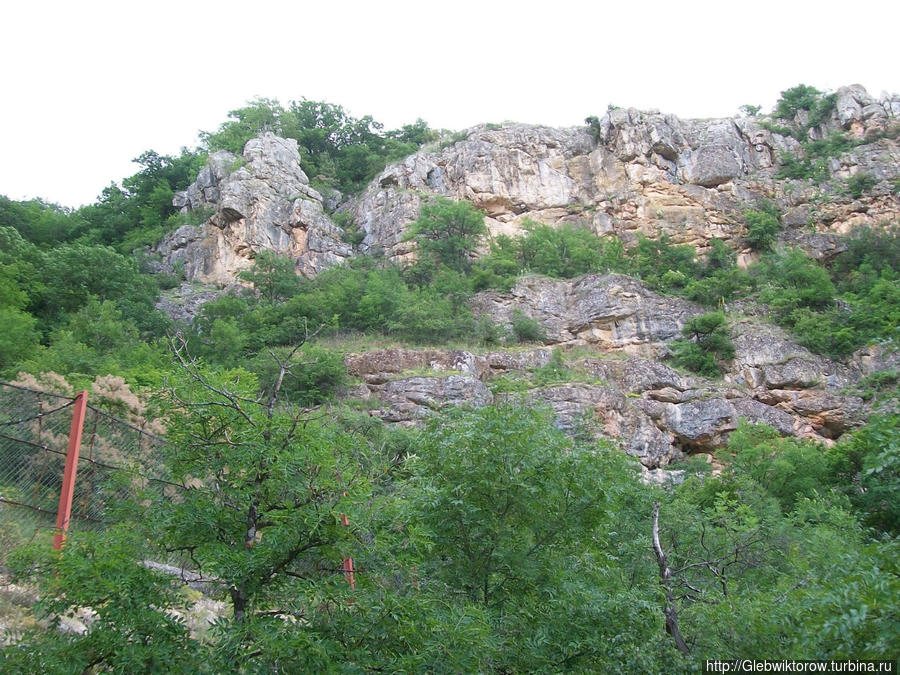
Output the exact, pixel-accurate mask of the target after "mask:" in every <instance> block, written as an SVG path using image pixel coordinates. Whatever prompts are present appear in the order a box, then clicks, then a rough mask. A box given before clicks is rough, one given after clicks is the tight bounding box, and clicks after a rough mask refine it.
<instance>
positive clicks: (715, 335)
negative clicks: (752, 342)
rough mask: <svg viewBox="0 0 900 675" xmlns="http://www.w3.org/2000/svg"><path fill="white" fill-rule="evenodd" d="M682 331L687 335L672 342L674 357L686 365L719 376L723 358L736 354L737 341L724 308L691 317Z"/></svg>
mask: <svg viewBox="0 0 900 675" xmlns="http://www.w3.org/2000/svg"><path fill="white" fill-rule="evenodd" d="M681 333H682V335H684V339H681V340H676V341H675V342H673V343H672V353H673V356H672V361H673V362H674V363H675V364H676V365H678V366H681V367H682V368H687V369H688V370H692V371H694V372H695V373H699V374H701V375H706V376H707V377H716V376H717V375H719V374H721V372H722V369H721V366H720V362H721V361H727V360H729V359H731V358H734V344H733V343H732V342H731V337H730V336H729V335H728V329H727V326H726V325H725V315H724V314H722V313H721V312H710V313H709V314H702V315H700V316H695V317H693V318H691V319H688V320H687V321H686V322H685V324H684V328H682V329H681Z"/></svg>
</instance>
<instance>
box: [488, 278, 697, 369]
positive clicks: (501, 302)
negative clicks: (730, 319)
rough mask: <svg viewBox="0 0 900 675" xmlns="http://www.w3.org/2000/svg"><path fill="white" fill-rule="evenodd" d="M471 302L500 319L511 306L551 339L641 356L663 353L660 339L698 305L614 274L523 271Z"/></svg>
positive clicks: (507, 319) (674, 332)
mask: <svg viewBox="0 0 900 675" xmlns="http://www.w3.org/2000/svg"><path fill="white" fill-rule="evenodd" d="M472 304H473V309H474V311H475V313H476V314H485V315H487V316H489V317H490V318H491V319H492V320H493V321H495V322H497V323H500V324H506V325H510V324H511V321H512V318H513V315H514V312H516V311H519V312H522V313H523V314H525V315H526V316H528V317H530V318H532V319H534V320H535V321H537V322H538V323H539V324H540V325H541V327H542V328H543V330H544V332H545V333H546V336H547V341H548V342H549V343H552V344H559V343H581V344H594V345H597V346H599V347H601V348H603V349H605V350H610V351H624V352H627V353H634V354H641V355H645V356H658V355H660V354H664V353H665V352H666V347H665V344H664V343H665V342H666V341H668V340H671V339H673V338H675V337H678V336H679V335H680V331H681V328H682V326H683V325H684V322H685V321H686V320H687V319H688V318H689V317H691V316H693V315H695V314H699V313H702V311H703V310H702V309H701V308H700V307H699V306H697V305H695V304H693V303H691V302H688V301H686V300H681V299H679V298H673V297H664V296H661V295H658V294H657V293H654V292H653V291H651V290H649V289H648V288H647V287H646V286H644V285H643V284H641V283H640V282H639V281H637V280H636V279H633V278H631V277H626V276H622V275H619V274H607V275H588V276H585V277H582V278H580V279H575V280H556V279H547V278H543V277H527V278H523V279H520V280H519V281H518V282H517V283H516V285H515V286H514V287H513V289H512V290H511V291H510V292H509V293H499V292H485V293H479V294H478V295H477V296H476V297H475V299H474V300H473V303H472Z"/></svg>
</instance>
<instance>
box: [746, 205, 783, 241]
mask: <svg viewBox="0 0 900 675" xmlns="http://www.w3.org/2000/svg"><path fill="white" fill-rule="evenodd" d="M744 222H745V223H746V224H747V243H748V244H750V246H752V247H753V248H754V249H756V250H757V251H768V250H769V249H771V248H772V244H774V243H775V237H776V235H777V234H778V231H779V230H780V229H781V221H780V217H779V214H778V209H777V208H776V207H775V205H774V204H772V203H771V202H766V203H764V204H762V205H761V207H760V208H759V209H747V210H746V211H744Z"/></svg>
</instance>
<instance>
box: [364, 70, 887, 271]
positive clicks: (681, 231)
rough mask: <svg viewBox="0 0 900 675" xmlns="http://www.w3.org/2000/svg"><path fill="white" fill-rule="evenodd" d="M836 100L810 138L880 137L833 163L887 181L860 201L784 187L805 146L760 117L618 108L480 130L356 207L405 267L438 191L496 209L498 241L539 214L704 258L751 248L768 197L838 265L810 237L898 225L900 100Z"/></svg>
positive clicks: (378, 185)
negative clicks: (751, 231) (426, 206)
mask: <svg viewBox="0 0 900 675" xmlns="http://www.w3.org/2000/svg"><path fill="white" fill-rule="evenodd" d="M835 100H836V105H835V110H834V112H833V114H832V116H831V117H830V118H828V119H826V120H825V121H824V122H823V124H822V125H821V126H820V127H818V128H817V129H814V130H813V132H812V134H813V136H814V137H816V138H820V137H825V136H827V135H828V133H830V132H831V131H834V130H838V129H844V130H849V131H851V133H852V135H854V136H856V137H858V138H859V139H860V140H864V139H866V138H867V137H870V136H872V138H873V140H872V142H870V143H864V144H862V145H859V146H857V147H855V148H853V149H852V150H851V151H850V152H848V153H845V154H844V155H843V156H842V157H841V158H840V159H839V160H837V159H836V160H832V164H833V166H832V167H831V169H832V172H833V175H834V177H835V179H836V180H838V181H840V180H843V179H846V178H849V177H850V176H852V175H854V174H856V173H860V172H863V173H866V174H868V175H871V176H872V177H874V178H876V179H877V180H878V181H879V183H878V184H876V186H875V187H874V188H873V189H872V190H871V191H870V193H869V194H868V195H867V196H866V198H865V199H864V200H862V201H860V200H854V199H852V198H851V197H850V196H849V195H841V194H840V191H839V190H831V197H832V198H831V199H829V200H828V201H827V202H826V203H822V200H821V199H820V198H819V197H820V195H819V194H818V192H817V188H816V187H815V186H811V185H806V184H804V183H803V182H799V183H797V184H789V183H790V181H783V180H778V179H775V177H774V176H775V173H776V170H777V167H778V164H779V162H780V156H781V155H782V154H784V153H797V152H798V151H799V149H800V144H799V143H798V142H797V141H796V140H795V139H794V138H791V137H790V136H782V135H780V134H777V133H773V132H772V131H769V130H768V129H766V128H764V127H763V125H762V122H763V120H762V119H757V118H728V119H712V120H682V119H679V118H678V117H675V116H674V115H667V114H663V113H659V112H656V111H639V110H635V109H623V108H616V109H612V110H610V111H609V112H607V113H606V114H605V115H603V116H602V117H601V118H599V119H597V120H596V122H595V124H593V125H592V126H591V127H581V128H572V129H552V128H549V127H540V126H528V125H521V124H504V125H500V126H497V125H487V126H479V127H475V128H473V129H470V130H468V131H467V132H466V135H465V137H464V138H462V139H461V140H458V141H456V142H455V143H452V144H451V145H447V146H445V147H442V148H438V149H430V150H429V149H425V150H422V151H420V152H418V153H416V154H414V155H411V156H410V157H407V158H406V159H405V160H403V161H402V162H399V163H397V164H393V165H391V166H388V167H387V168H386V169H385V170H384V171H383V172H382V173H381V174H380V175H379V176H378V177H377V178H376V179H375V180H373V181H372V183H371V184H370V185H369V187H368V188H367V189H366V190H365V191H364V192H363V193H362V194H361V195H360V196H359V197H358V198H357V199H356V200H355V201H353V203H352V205H351V206H350V207H349V212H350V214H351V216H352V218H353V220H354V221H355V222H356V223H357V225H358V227H360V228H361V230H362V231H364V232H365V233H366V236H365V239H364V240H363V243H362V245H361V250H362V251H363V252H366V253H368V252H374V251H380V252H384V253H385V255H386V256H387V257H388V258H391V259H394V260H397V261H403V260H408V259H409V258H410V257H412V256H413V255H414V250H415V245H414V243H413V242H411V241H409V240H407V239H405V235H406V233H407V231H408V226H409V224H410V223H411V222H413V221H414V220H415V219H416V218H417V217H418V215H419V209H420V207H421V204H422V202H423V201H424V200H428V199H430V198H432V197H434V196H443V197H449V198H451V199H468V200H470V201H472V202H473V203H474V204H475V205H476V206H477V207H478V208H480V209H481V210H482V211H483V212H484V213H485V223H486V225H487V226H488V230H489V232H490V234H491V236H497V235H499V234H508V235H517V234H521V233H522V232H523V228H522V223H523V221H524V220H525V219H526V218H529V219H532V220H536V221H538V222H542V223H545V224H547V225H551V226H554V227H556V226H560V225H562V224H564V223H571V224H574V225H578V226H580V227H584V228H587V229H590V230H592V231H593V232H595V233H596V234H600V235H603V234H614V235H616V236H618V237H619V238H621V239H622V240H623V241H624V242H625V243H626V245H628V244H630V243H633V242H634V241H636V237H637V236H638V235H643V236H647V237H649V238H658V237H660V236H661V235H663V234H665V235H668V236H669V237H670V238H671V239H672V241H673V242H674V243H678V244H691V245H693V246H696V247H697V248H698V249H699V250H700V251H701V252H702V251H703V250H705V248H706V247H708V246H709V242H710V240H711V239H713V238H716V239H721V240H724V241H725V242H726V243H728V244H729V245H731V246H732V247H733V248H735V249H738V250H749V249H746V244H745V241H744V236H745V235H746V230H745V226H744V211H745V210H746V209H748V208H752V207H753V206H754V205H756V203H757V202H758V201H759V200H760V199H764V198H765V199H771V200H774V201H775V202H776V204H777V205H778V207H779V208H780V209H781V210H782V211H784V212H786V216H785V218H786V220H785V224H786V225H787V226H788V227H787V228H786V231H785V232H784V235H783V236H784V237H785V239H786V240H790V241H791V242H792V243H794V244H796V245H799V246H801V247H803V248H807V247H808V248H809V251H810V253H811V254H813V255H815V256H816V257H823V256H831V255H834V254H836V252H834V251H831V250H830V249H829V248H828V245H827V243H828V240H827V239H816V238H813V237H810V236H809V235H810V234H830V233H839V234H840V233H845V232H847V231H848V230H850V229H852V228H853V227H856V226H858V225H861V224H870V225H871V224H875V223H878V222H880V221H883V220H889V219H895V218H897V217H898V216H900V200H898V199H897V195H896V194H895V191H892V190H891V188H890V183H889V181H891V180H893V179H896V178H898V177H900V148H898V145H897V144H896V143H895V142H891V141H888V140H874V136H873V134H875V133H876V132H879V131H883V130H885V129H887V128H888V127H890V126H891V125H892V124H896V123H898V122H900V99H898V98H897V97H889V98H885V99H882V100H877V99H875V98H874V97H872V96H871V95H869V94H868V93H867V92H866V91H865V90H864V89H863V88H862V87H860V86H859V85H852V86H850V87H843V88H841V89H839V90H838V91H837V92H836V93H835ZM810 227H812V228H814V230H815V232H812V233H811V232H809V228H810ZM801 235H806V236H801ZM792 238H793V239H792ZM794 240H796V241H794Z"/></svg>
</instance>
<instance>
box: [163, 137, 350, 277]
mask: <svg viewBox="0 0 900 675" xmlns="http://www.w3.org/2000/svg"><path fill="white" fill-rule="evenodd" d="M173 203H174V205H175V206H176V207H178V208H180V209H181V210H182V212H185V213H190V212H193V213H199V214H202V215H206V214H207V213H208V218H207V220H206V222H204V223H203V224H202V225H198V226H194V225H184V226H182V227H180V228H179V229H178V230H176V231H175V232H173V233H171V234H169V235H168V236H166V237H165V238H164V239H163V241H162V242H161V243H160V244H159V245H158V246H157V247H156V251H157V252H158V253H159V254H160V255H161V257H162V260H163V269H164V270H165V271H169V272H171V271H173V270H176V269H179V268H180V271H181V272H182V273H183V275H184V277H185V279H187V280H188V281H198V282H203V283H212V284H219V285H228V284H232V283H234V282H235V280H236V278H237V275H238V274H239V273H240V272H241V271H242V270H245V269H247V268H248V267H250V265H251V264H252V262H253V258H254V257H255V255H256V253H258V252H259V251H261V250H271V251H275V252H277V253H282V254H285V255H288V256H290V257H291V258H294V259H295V260H296V261H297V271H298V272H300V273H301V274H304V275H306V276H314V275H315V274H316V273H318V272H319V271H321V270H322V269H324V268H325V267H328V266H330V265H334V264H337V263H339V262H342V261H343V260H346V259H347V258H348V257H350V256H351V255H353V251H352V249H351V247H350V246H349V245H348V244H346V243H344V242H343V241H341V234H342V232H341V230H340V228H338V227H337V226H335V225H334V223H332V222H331V220H330V219H329V218H328V216H327V215H325V212H324V210H323V203H322V196H321V195H320V194H319V193H318V192H316V190H314V189H313V188H312V187H310V185H309V179H308V178H307V177H306V174H305V173H304V172H303V169H302V168H301V167H300V155H299V153H298V151H297V142H296V141H294V140H292V139H284V138H280V137H278V136H275V135H274V134H272V133H266V134H263V135H262V136H260V137H259V138H254V139H251V140H250V141H248V142H247V144H246V146H245V147H244V152H243V155H242V156H241V157H240V158H237V157H235V156H234V155H232V154H231V153H230V152H227V151H220V152H216V153H213V154H212V155H211V156H210V158H209V162H208V164H207V166H206V167H205V168H204V169H203V170H202V171H201V172H200V174H199V175H198V176H197V180H196V181H195V182H194V183H193V184H192V185H191V186H190V187H188V189H187V190H186V191H184V192H179V193H177V194H176V195H175V199H174V202H173Z"/></svg>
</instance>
